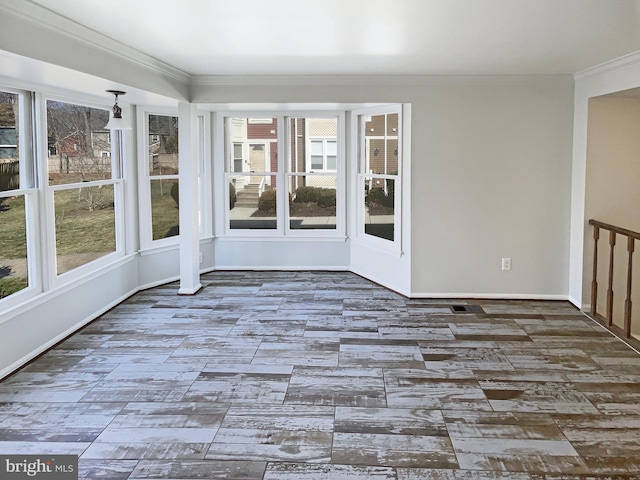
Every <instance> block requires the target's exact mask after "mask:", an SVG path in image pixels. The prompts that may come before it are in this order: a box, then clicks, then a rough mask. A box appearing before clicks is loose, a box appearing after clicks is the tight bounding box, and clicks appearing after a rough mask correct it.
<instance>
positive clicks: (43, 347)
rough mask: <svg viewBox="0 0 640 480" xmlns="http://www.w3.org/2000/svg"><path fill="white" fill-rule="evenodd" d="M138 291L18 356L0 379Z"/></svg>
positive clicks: (4, 369) (118, 299)
mask: <svg viewBox="0 0 640 480" xmlns="http://www.w3.org/2000/svg"><path fill="white" fill-rule="evenodd" d="M138 291H139V289H133V290H132V291H131V292H128V293H126V294H124V295H122V296H120V297H119V298H117V299H116V300H114V301H113V302H110V303H109V304H108V305H106V306H105V307H103V308H101V309H99V310H98V311H96V312H94V313H92V314H91V315H89V316H88V317H86V318H84V319H83V320H81V321H80V322H78V323H76V324H75V325H74V326H73V327H70V328H68V329H67V330H65V331H64V332H62V333H61V334H60V335H57V336H56V337H54V338H53V339H51V340H49V341H48V342H47V343H45V344H43V345H41V346H40V347H39V348H37V349H36V350H33V351H32V352H29V353H28V354H27V355H25V356H24V357H22V358H20V359H19V360H16V361H15V362H13V363H12V364H11V365H9V366H8V367H5V368H3V369H2V370H0V380H2V379H3V378H4V377H6V376H8V375H10V374H12V373H13V372H14V371H16V370H18V369H19V368H21V367H23V366H25V365H26V364H27V363H29V362H30V361H31V360H33V359H34V358H36V357H37V356H38V355H41V354H42V353H44V352H46V351H47V350H49V349H50V348H51V347H53V346H55V345H56V344H57V343H59V342H60V341H62V340H64V339H65V338H67V337H68V336H69V335H72V334H74V333H76V332H77V331H78V330H80V329H81V328H82V327H84V326H86V325H87V324H89V323H91V322H92V321H94V320H95V319H96V318H98V317H100V316H101V315H104V314H105V313H107V312H108V311H109V310H111V309H112V308H114V307H116V306H117V305H119V304H121V303H122V302H124V301H125V300H126V299H127V298H129V297H130V296H131V295H134V294H135V293H137V292H138Z"/></svg>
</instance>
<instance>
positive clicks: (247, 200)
mask: <svg viewBox="0 0 640 480" xmlns="http://www.w3.org/2000/svg"><path fill="white" fill-rule="evenodd" d="M276 205H277V195H276V176H275V175H233V176H231V177H230V180H229V228H231V229H232V230H242V229H251V230H253V229H257V230H265V229H267V230H269V229H276V228H277V221H276V216H277V215H276Z"/></svg>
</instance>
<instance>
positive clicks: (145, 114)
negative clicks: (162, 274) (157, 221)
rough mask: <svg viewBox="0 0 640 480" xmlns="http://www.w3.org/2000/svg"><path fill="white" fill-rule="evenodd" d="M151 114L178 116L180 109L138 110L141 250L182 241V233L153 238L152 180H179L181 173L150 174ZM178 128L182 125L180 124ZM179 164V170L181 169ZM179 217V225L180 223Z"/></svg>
mask: <svg viewBox="0 0 640 480" xmlns="http://www.w3.org/2000/svg"><path fill="white" fill-rule="evenodd" d="M149 115H159V116H165V117H178V110H177V108H176V109H172V108H159V107H153V106H142V107H139V108H138V112H137V117H138V118H137V130H138V132H140V134H139V136H138V138H139V139H140V138H142V141H140V140H138V159H142V161H138V179H139V181H138V192H139V195H138V205H139V222H140V250H142V251H144V250H152V249H157V248H163V247H173V246H177V245H178V244H179V243H180V234H178V235H174V236H172V237H168V238H159V239H157V240H154V239H153V219H152V210H151V181H152V180H177V181H178V182H179V174H172V175H150V174H149ZM178 128H180V126H179V125H178ZM179 168H180V167H179V166H178V170H179ZM179 221H180V220H179V217H178V225H179Z"/></svg>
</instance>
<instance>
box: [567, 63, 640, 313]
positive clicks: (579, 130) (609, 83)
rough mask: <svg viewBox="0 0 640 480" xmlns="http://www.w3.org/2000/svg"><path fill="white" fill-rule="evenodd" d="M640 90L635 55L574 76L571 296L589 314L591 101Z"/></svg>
mask: <svg viewBox="0 0 640 480" xmlns="http://www.w3.org/2000/svg"><path fill="white" fill-rule="evenodd" d="M638 87H640V54H639V53H634V54H631V55H627V56H626V57H622V58H620V59H616V60H613V61H611V62H608V63H607V64H604V65H600V66H598V67H594V68H592V69H589V70H585V71H584V72H580V73H578V74H576V75H575V101H574V122H573V161H572V171H571V175H572V179H571V180H572V181H571V256H570V264H569V296H570V298H571V300H572V302H573V303H575V304H576V305H578V306H580V307H581V308H582V309H584V310H588V308H589V305H588V302H589V298H583V290H582V289H583V271H584V265H583V260H584V236H585V231H586V229H587V222H588V220H589V219H588V218H587V217H586V216H585V201H586V194H585V190H586V189H585V185H586V183H585V181H586V170H587V140H588V118H589V116H588V115H589V113H588V112H589V99H590V98H593V97H597V96H601V95H606V94H610V93H614V92H622V91H625V90H630V89H634V88H638Z"/></svg>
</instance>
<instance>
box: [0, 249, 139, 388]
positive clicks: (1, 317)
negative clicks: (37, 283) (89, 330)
mask: <svg viewBox="0 0 640 480" xmlns="http://www.w3.org/2000/svg"><path fill="white" fill-rule="evenodd" d="M137 270H138V267H137V261H136V257H125V258H124V259H122V260H119V261H117V262H116V263H115V264H114V265H113V266H109V267H106V268H103V269H101V270H99V271H97V272H95V273H93V274H91V275H89V276H87V277H84V278H80V279H78V280H77V281H75V282H72V283H71V284H69V285H65V286H64V287H62V288H60V289H57V290H51V291H49V292H47V293H45V294H43V295H42V296H40V297H37V298H36V299H35V300H32V301H30V302H28V303H26V304H25V305H22V306H17V307H16V308H14V309H12V310H11V311H9V312H0V347H1V348H0V379H1V378H2V377H4V376H5V375H7V374H9V373H11V372H12V371H13V370H15V369H16V368H18V367H19V366H20V365H22V364H23V363H25V362H26V361H28V360H30V359H32V358H34V357H35V356H37V355H38V354H40V353H42V352H43V351H45V350H46V349H47V348H49V347H51V346H53V345H55V344H56V343H57V342H59V341H60V340H62V339H64V338H65V337H66V336H67V335H70V334H71V333H73V332H74V331H75V330H77V329H78V328H80V327H82V326H83V325H85V324H86V323H88V322H89V321H91V320H93V319H94V318H95V317H96V316H97V315H99V314H101V313H103V312H105V311H107V310H108V309H109V308H111V307H113V306H115V305H117V304H118V303H119V302H121V301H122V300H124V299H126V298H127V297H128V296H129V295H131V294H132V293H134V292H135V291H137V287H138V285H137V279H138V271H137Z"/></svg>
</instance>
